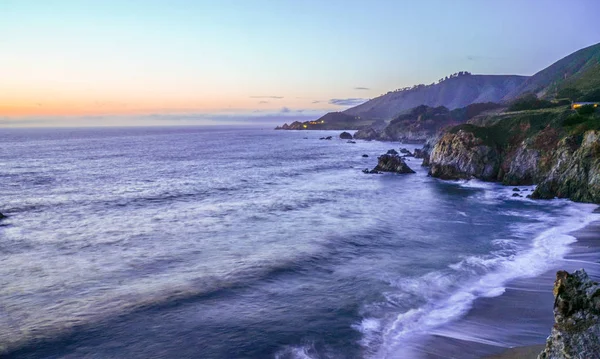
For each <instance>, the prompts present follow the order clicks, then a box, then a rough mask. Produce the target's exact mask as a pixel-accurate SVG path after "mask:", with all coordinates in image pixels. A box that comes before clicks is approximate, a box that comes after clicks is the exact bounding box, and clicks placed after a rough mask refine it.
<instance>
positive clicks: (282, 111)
mask: <svg viewBox="0 0 600 359" xmlns="http://www.w3.org/2000/svg"><path fill="white" fill-rule="evenodd" d="M279 112H281V113H290V112H292V110H290V109H289V108H288V107H282V108H281V111H279Z"/></svg>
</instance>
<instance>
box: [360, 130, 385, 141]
mask: <svg viewBox="0 0 600 359" xmlns="http://www.w3.org/2000/svg"><path fill="white" fill-rule="evenodd" d="M378 137H379V133H378V132H377V131H375V130H374V129H373V128H371V127H369V128H366V129H361V130H358V131H356V132H355V133H354V139H356V140H367V141H371V140H375V139H377V138H378Z"/></svg>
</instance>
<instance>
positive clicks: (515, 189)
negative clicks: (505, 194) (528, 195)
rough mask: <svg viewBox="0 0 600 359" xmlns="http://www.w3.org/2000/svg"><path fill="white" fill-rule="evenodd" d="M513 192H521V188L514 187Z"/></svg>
mask: <svg viewBox="0 0 600 359" xmlns="http://www.w3.org/2000/svg"><path fill="white" fill-rule="evenodd" d="M513 192H521V190H520V189H518V188H517V187H515V188H513Z"/></svg>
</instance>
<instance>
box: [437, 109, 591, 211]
mask: <svg viewBox="0 0 600 359" xmlns="http://www.w3.org/2000/svg"><path fill="white" fill-rule="evenodd" d="M429 164H430V174H431V175H432V176H434V177H439V178H443V179H466V178H478V179H481V180H484V181H499V182H502V183H504V184H506V185H530V184H538V187H537V188H536V190H535V191H534V193H533V194H532V197H534V198H554V197H560V198H570V199H572V200H575V201H581V202H594V203H600V113H599V111H595V112H593V113H589V114H585V115H581V114H579V113H577V112H576V111H575V110H571V109H566V108H564V107H562V106H561V107H558V108H550V109H540V110H531V111H518V112H507V113H503V114H498V115H491V116H487V117H486V116H482V117H477V118H474V119H472V120H470V121H468V123H465V124H462V125H458V126H455V127H452V128H451V129H449V130H448V131H446V132H445V133H444V134H443V135H442V136H441V137H440V139H439V140H438V141H437V142H436V144H435V145H434V146H433V149H432V150H431V154H430V157H429Z"/></svg>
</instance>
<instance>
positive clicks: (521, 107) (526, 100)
mask: <svg viewBox="0 0 600 359" xmlns="http://www.w3.org/2000/svg"><path fill="white" fill-rule="evenodd" d="M553 106H554V104H553V103H552V102H550V101H546V100H540V99H538V98H537V96H536V95H534V94H532V93H529V94H526V95H523V96H521V97H519V98H518V99H516V100H514V101H513V102H512V103H511V104H510V106H509V108H508V110H509V111H527V110H539V109H542V108H550V107H553Z"/></svg>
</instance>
